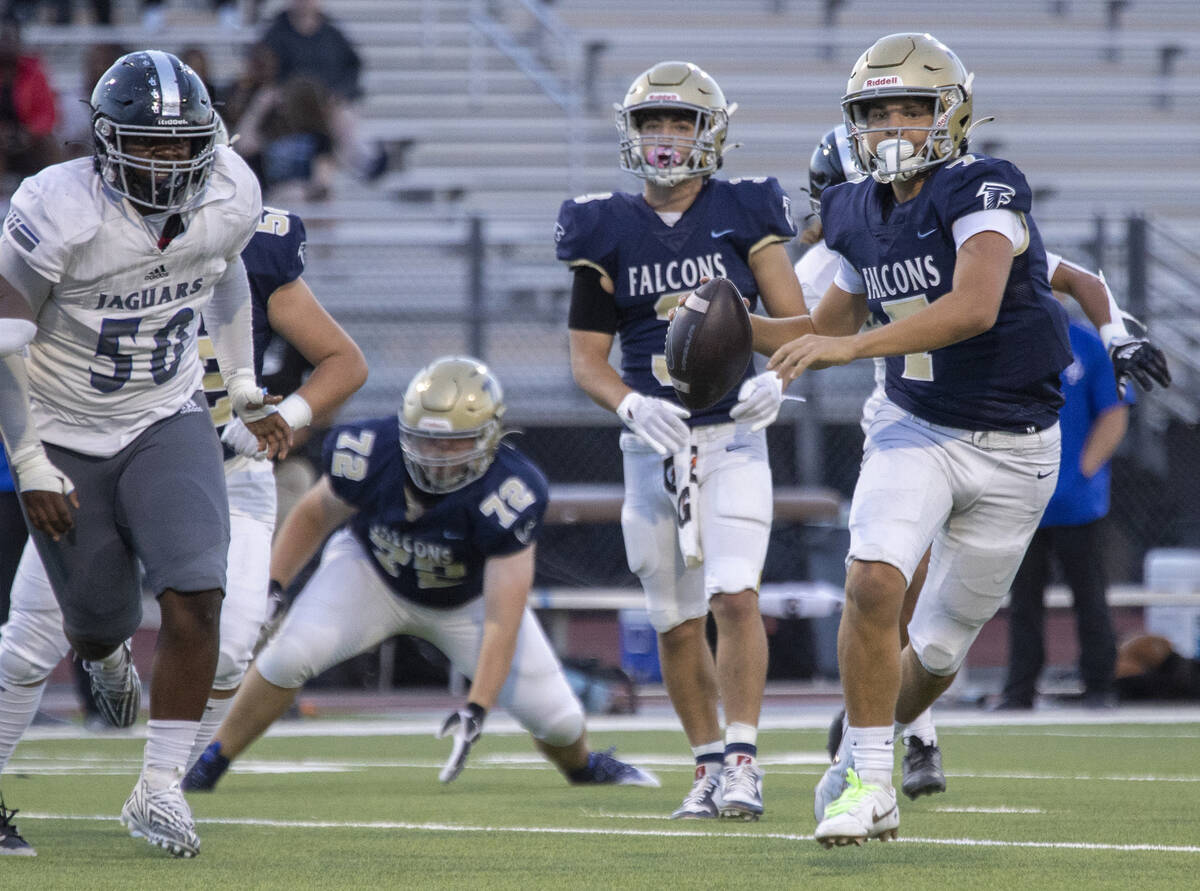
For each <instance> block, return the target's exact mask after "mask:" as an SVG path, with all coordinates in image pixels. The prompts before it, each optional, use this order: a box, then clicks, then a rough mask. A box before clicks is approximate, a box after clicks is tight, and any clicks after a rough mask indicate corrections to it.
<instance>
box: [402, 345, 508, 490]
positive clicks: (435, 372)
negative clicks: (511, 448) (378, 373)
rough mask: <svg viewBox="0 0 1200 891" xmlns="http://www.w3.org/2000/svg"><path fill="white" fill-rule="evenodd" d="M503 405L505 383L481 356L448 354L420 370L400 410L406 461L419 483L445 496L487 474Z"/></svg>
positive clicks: (497, 444) (500, 432) (412, 476)
mask: <svg viewBox="0 0 1200 891" xmlns="http://www.w3.org/2000/svg"><path fill="white" fill-rule="evenodd" d="M504 408H505V406H504V392H503V391H502V390H501V388H500V382H499V381H498V380H496V377H495V375H493V374H492V373H491V372H490V371H489V370H488V367H487V366H486V365H484V364H483V363H482V362H480V361H479V360H478V359H472V358H470V357H468V356H443V357H441V358H440V359H435V360H434V361H433V362H431V363H429V365H427V366H425V367H424V368H422V369H421V370H420V371H418V372H417V374H416V376H415V377H414V378H413V379H412V381H411V382H410V383H409V385H408V389H407V390H406V391H405V393H404V405H403V407H402V408H401V409H400V445H401V448H402V450H403V452H404V465H405V467H407V468H408V473H409V476H410V477H411V478H412V481H413V482H414V483H415V484H416V485H417V487H418V488H420V489H422V490H424V491H426V492H429V493H432V494H434V495H442V494H445V493H446V492H453V491H455V490H456V489H461V488H462V487H463V486H466V485H468V484H470V483H473V482H475V480H477V479H479V478H480V477H481V476H483V475H484V473H486V472H487V469H488V467H490V466H491V464H492V460H493V459H494V458H495V457H496V448H497V446H499V444H500V438H501V436H502V435H503V430H502V429H501V424H500V419H501V418H502V417H503V415H504Z"/></svg>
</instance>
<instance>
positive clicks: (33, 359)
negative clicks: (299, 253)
mask: <svg viewBox="0 0 1200 891" xmlns="http://www.w3.org/2000/svg"><path fill="white" fill-rule="evenodd" d="M11 207H12V209H11V212H10V213H9V216H8V218H7V219H6V221H5V226H4V232H3V236H2V237H3V238H4V239H5V240H6V241H7V242H8V243H9V245H10V246H11V247H12V248H14V249H15V251H16V253H17V254H19V255H20V256H21V257H22V258H23V259H24V260H25V262H27V263H28V264H29V266H30V267H31V268H32V269H33V270H34V271H36V272H37V273H38V274H39V275H40V276H42V277H43V278H45V279H47V280H48V281H50V282H52V283H53V287H52V288H51V290H50V294H49V296H48V297H47V299H46V301H45V302H44V303H43V305H42V307H41V309H40V311H39V313H38V317H37V323H38V333H37V336H36V337H35V338H34V340H33V342H32V343H31V344H30V346H29V356H28V360H27V362H26V367H27V369H28V372H29V385H30V393H31V395H32V402H33V417H34V420H35V421H36V423H37V426H38V432H39V434H40V436H41V438H42V439H43V440H44V441H46V442H51V443H54V444H55V445H59V446H63V447H65V448H69V449H72V450H74V451H78V452H82V453H83V454H87V455H98V456H103V457H107V456H111V455H113V454H115V453H116V452H118V451H120V450H121V449H122V448H124V447H125V446H126V445H128V444H129V443H130V442H132V441H133V440H134V439H135V438H136V437H137V436H138V435H139V434H140V433H141V432H142V431H143V430H145V429H146V428H147V427H149V426H150V425H151V424H152V423H154V422H155V421H158V420H161V419H162V418H166V417H169V416H171V415H172V414H174V413H175V412H177V411H179V409H180V408H182V407H183V405H184V404H185V403H186V402H187V401H188V400H189V399H191V398H192V395H193V394H194V393H195V392H196V391H197V390H198V389H200V387H201V377H202V362H201V360H200V357H199V353H198V350H197V348H196V331H197V328H198V327H199V325H200V314H201V312H202V311H203V309H204V307H205V306H206V305H207V304H208V302H209V299H210V298H211V296H212V293H213V285H214V284H215V283H216V282H217V281H218V280H219V279H220V278H221V276H222V275H223V274H224V273H225V269H226V266H227V265H228V264H229V263H230V262H234V261H236V259H237V257H238V255H239V254H240V253H241V251H242V248H244V247H245V246H246V243H247V242H248V241H249V240H250V237H251V236H252V235H253V234H254V231H255V227H256V226H257V225H258V221H259V216H260V213H261V210H262V196H261V193H260V190H259V186H258V182H257V180H256V179H255V178H254V175H253V174H252V173H251V172H250V168H248V167H247V166H246V164H245V162H244V161H242V160H241V158H239V157H238V156H237V155H236V154H235V153H234V152H233V151H232V150H231V149H228V148H226V147H224V146H222V147H219V148H218V149H217V154H216V160H215V162H214V165H213V170H212V174H211V176H210V178H209V182H208V186H207V187H206V189H205V192H204V194H203V195H202V196H201V197H200V199H199V201H198V203H197V204H196V205H194V206H193V207H192V208H191V209H189V210H188V211H186V212H185V213H184V214H183V221H184V225H185V229H184V231H183V232H182V233H180V234H179V235H178V236H176V237H175V238H174V239H172V240H171V241H170V243H169V244H167V246H166V247H165V248H164V249H162V250H160V249H159V247H158V241H159V235H158V233H157V232H156V231H155V230H154V229H152V228H151V227H150V225H149V224H148V223H147V222H146V221H145V220H144V219H143V218H142V217H141V215H140V214H138V213H137V212H136V211H135V210H134V209H133V207H132V205H130V204H129V203H128V202H127V201H125V200H124V199H122V198H119V197H116V196H114V195H112V194H111V193H109V192H107V191H106V190H105V189H104V187H103V186H102V184H101V181H100V177H98V176H97V175H96V173H95V172H94V170H93V167H92V159H91V158H80V159H78V160H75V161H67V162H65V163H63V164H56V165H53V166H51V167H47V168H46V169H45V170H43V171H41V172H40V173H38V174H36V175H35V176H32V177H30V178H28V179H26V180H25V181H24V182H23V183H22V184H21V187H20V188H19V189H18V190H17V193H16V194H15V195H14V196H13V198H12V205H11Z"/></svg>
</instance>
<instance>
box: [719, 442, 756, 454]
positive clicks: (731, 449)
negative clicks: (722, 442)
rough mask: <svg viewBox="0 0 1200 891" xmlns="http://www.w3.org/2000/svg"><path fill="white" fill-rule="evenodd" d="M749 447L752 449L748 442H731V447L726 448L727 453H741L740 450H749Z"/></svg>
mask: <svg viewBox="0 0 1200 891" xmlns="http://www.w3.org/2000/svg"><path fill="white" fill-rule="evenodd" d="M749 447H750V443H748V442H731V443H730V444H729V445H727V446H725V451H727V452H736V451H739V450H740V449H745V448H749Z"/></svg>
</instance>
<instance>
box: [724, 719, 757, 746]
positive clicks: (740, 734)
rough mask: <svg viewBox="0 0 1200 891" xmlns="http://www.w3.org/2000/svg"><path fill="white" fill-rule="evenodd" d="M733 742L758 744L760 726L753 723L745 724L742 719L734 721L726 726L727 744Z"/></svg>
mask: <svg viewBox="0 0 1200 891" xmlns="http://www.w3.org/2000/svg"><path fill="white" fill-rule="evenodd" d="M731 743H741V744H742V745H747V746H757V745H758V728H757V727H755V726H754V725H753V724H743V723H741V722H740V721H734V722H733V723H731V724H730V725H729V726H728V727H726V728H725V745H727V746H728V745H730V744H731Z"/></svg>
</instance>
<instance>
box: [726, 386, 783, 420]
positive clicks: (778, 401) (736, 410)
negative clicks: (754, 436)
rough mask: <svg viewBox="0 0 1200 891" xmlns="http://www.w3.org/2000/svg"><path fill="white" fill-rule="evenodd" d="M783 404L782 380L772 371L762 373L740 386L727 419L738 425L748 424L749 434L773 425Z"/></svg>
mask: <svg viewBox="0 0 1200 891" xmlns="http://www.w3.org/2000/svg"><path fill="white" fill-rule="evenodd" d="M782 404H783V380H782V379H781V378H780V377H779V375H777V374H776V373H775V372H774V371H764V372H763V373H762V374H759V375H755V376H754V377H752V378H750V380H748V381H746V382H745V383H743V384H742V388H741V389H740V390H738V401H737V405H735V406H734V407H733V408H731V409H730V410H729V417H731V418H733V419H734V420H735V421H737V422H738V423H739V424H749V425H750V430H751V432H755V431H758V430H761V429H763V428H764V427H766V426H767V425H768V424H771V423H774V421H775V418H777V417H778V416H779V406H781V405H782Z"/></svg>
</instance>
